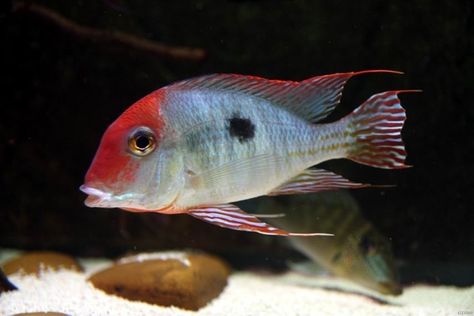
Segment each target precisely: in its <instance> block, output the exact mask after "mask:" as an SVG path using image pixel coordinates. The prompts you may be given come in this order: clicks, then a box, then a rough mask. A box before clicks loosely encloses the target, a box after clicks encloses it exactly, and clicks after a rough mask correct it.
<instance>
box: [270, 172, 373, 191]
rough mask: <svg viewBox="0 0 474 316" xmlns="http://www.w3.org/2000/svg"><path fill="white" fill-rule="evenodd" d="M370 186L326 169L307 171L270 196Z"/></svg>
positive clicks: (279, 187)
mask: <svg viewBox="0 0 474 316" xmlns="http://www.w3.org/2000/svg"><path fill="white" fill-rule="evenodd" d="M369 186H371V185H370V184H365V183H357V182H351V181H349V180H347V179H346V178H344V177H342V176H340V175H338V174H335V173H333V172H331V171H327V170H324V169H307V170H305V171H304V172H303V173H301V174H299V175H297V176H296V177H294V178H292V179H291V180H289V181H288V182H285V183H283V184H282V185H280V186H278V187H277V188H275V189H274V190H273V191H271V192H270V193H268V195H285V194H286V195H288V194H300V193H315V192H321V191H328V190H336V189H357V188H366V187H369Z"/></svg>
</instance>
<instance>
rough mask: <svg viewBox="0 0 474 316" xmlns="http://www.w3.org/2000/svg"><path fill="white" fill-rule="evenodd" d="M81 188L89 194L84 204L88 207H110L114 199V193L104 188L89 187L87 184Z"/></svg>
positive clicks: (80, 188)
mask: <svg viewBox="0 0 474 316" xmlns="http://www.w3.org/2000/svg"><path fill="white" fill-rule="evenodd" d="M79 190H81V191H82V192H84V193H85V194H87V195H88V197H87V198H86V200H85V201H84V204H85V205H86V206H88V207H110V206H109V204H110V202H111V201H112V198H113V196H112V194H111V193H109V192H104V191H102V190H99V189H96V188H93V187H89V186H87V185H85V184H83V185H81V186H80V187H79Z"/></svg>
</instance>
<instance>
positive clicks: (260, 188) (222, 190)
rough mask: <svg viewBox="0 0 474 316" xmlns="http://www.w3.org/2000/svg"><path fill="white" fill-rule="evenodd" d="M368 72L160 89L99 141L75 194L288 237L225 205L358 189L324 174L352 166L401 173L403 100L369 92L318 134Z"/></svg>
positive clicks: (93, 203)
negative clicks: (349, 86) (342, 162)
mask: <svg viewBox="0 0 474 316" xmlns="http://www.w3.org/2000/svg"><path fill="white" fill-rule="evenodd" d="M371 72H387V73H398V72H395V71H389V70H367V71H359V72H349V73H338V74H332V75H325V76H318V77H312V78H309V79H307V80H304V81H300V82H294V81H280V80H268V79H264V78H259V77H253V76H243V75H234V74H214V75H208V76H203V77H198V78H194V79H190V80H185V81H181V82H178V83H174V84H172V85H169V86H166V87H163V88H161V89H158V90H156V91H154V92H152V93H151V94H149V95H147V96H146V97H144V98H143V99H141V100H139V101H137V102H136V103H135V104H133V105H132V106H131V107H130V108H128V109H127V110H126V111H125V112H124V113H123V114H122V115H120V116H119V118H118V119H117V120H116V121H115V122H113V123H112V124H111V125H110V126H109V128H108V129H107V130H106V131H105V133H104V135H103V137H102V140H101V143H100V146H99V149H98V150H97V153H96V155H95V158H94V160H93V162H92V165H91V166H90V168H89V170H88V172H87V175H86V177H85V183H84V185H82V186H81V190H82V191H83V192H84V193H86V194H88V195H89V196H88V198H87V199H86V201H85V204H86V205H87V206H90V207H104V208H113V207H118V208H122V209H125V210H128V211H133V212H158V213H164V214H178V213H186V214H189V215H192V216H194V217H197V218H199V219H201V220H204V221H206V222H209V223H212V224H215V225H218V226H221V227H226V228H230V229H236V230H244V231H253V232H258V233H262V234H267V235H285V236H287V235H292V236H310V235H311V236H312V235H330V234H324V233H289V232H287V231H285V230H282V229H279V228H276V227H273V226H270V225H268V224H267V223H264V222H262V221H260V220H259V219H258V218H257V217H256V216H254V215H251V214H248V213H246V212H244V211H242V210H241V209H239V208H238V207H236V206H235V205H233V204H230V203H232V202H236V201H240V200H244V199H249V198H253V197H257V196H261V195H280V194H296V193H307V192H318V191H323V190H329V189H337V188H359V187H366V186H367V185H366V184H361V183H354V182H351V181H349V180H347V179H345V178H343V177H341V176H339V175H336V174H334V173H332V172H330V171H326V170H322V169H308V168H310V167H311V166H314V165H316V164H318V163H320V162H323V161H326V160H330V159H336V158H348V159H351V160H353V161H356V162H358V163H361V164H366V165H369V166H373V167H378V168H387V169H396V168H405V167H406V165H405V164H404V161H405V155H406V152H405V149H404V146H403V143H402V140H401V136H400V132H401V129H402V127H403V123H404V121H405V110H404V109H403V108H402V107H401V105H400V100H399V99H398V96H397V95H398V94H399V93H400V92H403V91H387V92H383V93H379V94H375V95H373V96H372V97H370V98H369V99H368V100H367V101H365V102H364V103H363V104H362V105H361V106H360V107H358V108H357V109H355V110H354V111H353V112H352V113H351V114H349V115H347V116H346V117H344V118H342V119H340V120H339V121H337V122H334V123H329V124H316V123H317V122H319V121H320V120H322V119H324V118H325V117H327V116H328V115H329V114H330V113H331V112H332V111H333V109H334V108H335V106H336V105H337V104H338V103H339V100H340V98H341V92H342V89H343V87H344V84H345V83H346V82H347V80H348V79H349V78H351V77H352V76H354V75H359V74H364V73H371Z"/></svg>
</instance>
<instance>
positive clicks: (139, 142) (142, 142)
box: [128, 128, 156, 156]
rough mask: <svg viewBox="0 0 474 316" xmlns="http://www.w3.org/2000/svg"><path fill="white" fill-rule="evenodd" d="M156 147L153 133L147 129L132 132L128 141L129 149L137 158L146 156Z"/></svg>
mask: <svg viewBox="0 0 474 316" xmlns="http://www.w3.org/2000/svg"><path fill="white" fill-rule="evenodd" d="M155 147H156V139H155V135H154V134H153V132H152V131H151V130H149V129H147V128H139V129H137V130H135V131H133V132H132V134H131V135H130V137H129V139H128V149H129V150H130V152H131V153H132V154H134V155H136V156H146V155H148V154H150V153H151V152H152V151H153V150H154V149H155Z"/></svg>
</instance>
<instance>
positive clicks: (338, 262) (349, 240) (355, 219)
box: [254, 190, 402, 295]
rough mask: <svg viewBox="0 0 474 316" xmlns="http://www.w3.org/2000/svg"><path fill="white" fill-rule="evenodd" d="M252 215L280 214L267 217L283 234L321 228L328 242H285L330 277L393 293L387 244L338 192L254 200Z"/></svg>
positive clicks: (393, 275) (346, 194) (396, 286)
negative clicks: (278, 216)
mask: <svg viewBox="0 0 474 316" xmlns="http://www.w3.org/2000/svg"><path fill="white" fill-rule="evenodd" d="M254 201H255V203H257V204H256V209H257V210H258V212H262V213H263V214H265V213H269V212H271V213H280V212H281V213H284V214H285V216H284V217H280V218H267V219H266V220H267V221H268V222H270V223H272V224H274V225H278V226H279V227H281V228H283V229H287V230H293V229H304V230H310V231H311V230H315V229H318V230H319V229H322V230H324V231H330V232H332V233H334V237H331V238H311V237H289V241H290V242H291V244H292V245H293V246H294V247H295V248H296V249H298V250H299V251H301V252H302V253H303V254H305V255H306V256H308V257H309V258H310V259H311V260H313V261H314V262H316V263H317V264H319V265H320V266H322V267H323V268H325V269H326V270H327V271H330V272H331V273H333V274H334V275H336V276H338V277H341V278H344V279H348V280H351V281H353V282H355V283H357V284H360V285H362V286H364V287H367V288H370V289H372V290H375V291H377V292H380V293H382V294H391V295H399V294H401V293H402V288H401V286H400V284H399V281H398V273H397V269H396V267H395V262H394V257H393V254H392V250H391V244H390V241H389V240H388V239H387V238H386V237H385V236H383V235H382V234H381V233H380V232H379V231H378V230H377V229H376V228H375V227H374V226H373V225H372V224H371V223H370V222H369V221H367V220H366V219H365V218H364V216H363V214H362V213H361V211H360V210H359V206H358V204H357V202H356V200H355V199H354V198H353V197H352V196H351V195H350V194H349V192H347V191H344V190H339V191H333V192H322V193H318V194H306V195H294V196H288V197H277V198H259V199H257V200H254Z"/></svg>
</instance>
